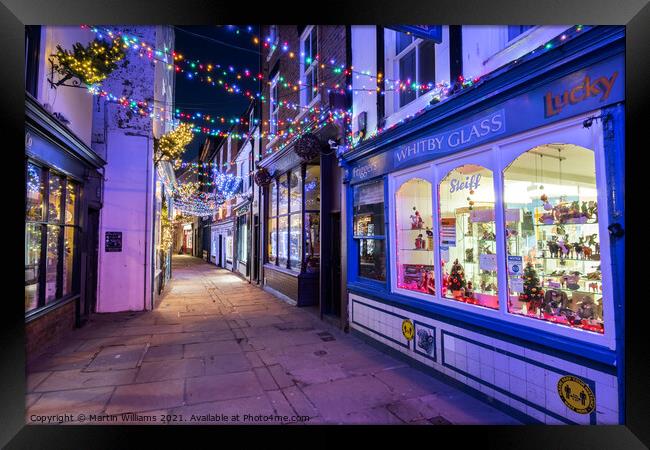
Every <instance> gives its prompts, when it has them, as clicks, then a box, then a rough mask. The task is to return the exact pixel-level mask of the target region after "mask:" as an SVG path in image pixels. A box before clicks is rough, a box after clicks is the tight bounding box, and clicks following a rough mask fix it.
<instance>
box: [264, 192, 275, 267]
mask: <svg viewBox="0 0 650 450" xmlns="http://www.w3.org/2000/svg"><path fill="white" fill-rule="evenodd" d="M268 198H269V204H268V217H269V219H268V221H267V227H266V232H267V238H266V245H267V249H266V254H267V259H268V262H270V263H273V264H275V262H276V261H277V258H278V229H277V222H278V186H277V182H276V180H273V181H271V184H269V196H268Z"/></svg>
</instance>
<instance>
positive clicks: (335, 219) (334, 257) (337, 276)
mask: <svg viewBox="0 0 650 450" xmlns="http://www.w3.org/2000/svg"><path fill="white" fill-rule="evenodd" d="M330 230H331V233H332V239H331V240H330V251H329V254H330V264H329V266H330V270H329V280H328V285H329V287H328V289H327V290H326V295H325V299H324V300H325V304H324V311H323V312H324V313H325V314H329V315H332V316H336V317H340V316H341V213H340V212H336V213H332V214H331V215H330Z"/></svg>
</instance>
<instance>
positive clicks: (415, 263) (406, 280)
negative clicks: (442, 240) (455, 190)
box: [395, 178, 435, 295]
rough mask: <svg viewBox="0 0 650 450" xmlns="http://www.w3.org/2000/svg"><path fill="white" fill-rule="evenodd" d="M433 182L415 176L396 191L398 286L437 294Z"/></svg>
mask: <svg viewBox="0 0 650 450" xmlns="http://www.w3.org/2000/svg"><path fill="white" fill-rule="evenodd" d="M431 196H432V187H431V183H429V182H428V181H425V180H423V179H421V178H411V179H409V180H408V181H406V182H404V183H402V185H401V186H400V187H399V188H398V189H397V191H396V193H395V236H396V240H395V246H396V257H397V263H396V267H397V286H398V287H399V288H401V289H407V290H410V291H416V292H423V293H426V294H431V295H433V294H435V276H434V262H433V218H432V212H431V203H432V198H431Z"/></svg>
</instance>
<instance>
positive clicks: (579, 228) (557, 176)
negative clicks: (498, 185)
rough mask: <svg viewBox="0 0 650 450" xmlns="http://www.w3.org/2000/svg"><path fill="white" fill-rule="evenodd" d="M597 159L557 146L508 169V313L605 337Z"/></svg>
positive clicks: (537, 149) (536, 150)
mask: <svg viewBox="0 0 650 450" xmlns="http://www.w3.org/2000/svg"><path fill="white" fill-rule="evenodd" d="M596 194H597V190H596V167H595V157H594V152H593V151H591V150H589V149H586V148H582V147H578V146H575V145H566V144H552V145H551V144H549V145H542V146H539V147H535V148H533V149H531V150H529V151H527V152H526V153H523V154H522V155H521V156H519V157H518V158H517V159H515V160H514V161H513V162H512V164H510V166H509V167H507V168H506V169H505V170H504V202H505V205H506V208H507V209H508V210H514V211H516V212H517V214H513V215H511V216H510V217H507V218H506V228H507V229H506V248H507V251H508V255H507V263H508V311H509V312H510V313H512V314H519V315H523V316H527V317H531V318H535V319H539V320H545V321H550V322H555V323H558V324H560V325H563V326H567V327H574V328H580V329H584V330H589V331H592V332H597V333H603V332H604V325H603V290H602V281H601V280H602V273H601V261H600V251H601V248H600V242H601V241H600V233H599V228H598V203H597V195H596Z"/></svg>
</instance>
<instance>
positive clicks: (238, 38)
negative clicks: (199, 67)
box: [174, 25, 259, 161]
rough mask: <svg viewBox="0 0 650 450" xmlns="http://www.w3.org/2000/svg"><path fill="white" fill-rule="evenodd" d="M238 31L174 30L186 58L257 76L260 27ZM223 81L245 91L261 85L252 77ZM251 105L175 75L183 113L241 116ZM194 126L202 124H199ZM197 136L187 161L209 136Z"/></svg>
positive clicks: (241, 97)
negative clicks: (244, 70)
mask: <svg viewBox="0 0 650 450" xmlns="http://www.w3.org/2000/svg"><path fill="white" fill-rule="evenodd" d="M239 28H240V29H241V30H242V31H240V33H239V34H236V33H235V32H234V31H233V28H232V27H231V28H230V29H229V28H228V27H227V26H177V27H174V32H175V34H176V42H175V50H176V52H178V53H180V54H182V55H183V57H184V59H188V60H197V59H198V60H200V61H201V62H202V63H203V62H205V63H211V64H212V65H213V66H215V65H217V64H221V66H225V67H226V68H227V67H228V66H230V65H231V66H233V67H234V68H235V69H236V70H237V69H241V70H243V69H248V70H250V71H251V73H252V75H256V74H257V73H258V72H259V54H258V53H257V51H258V48H256V46H255V45H254V44H253V42H252V38H253V35H257V31H258V27H257V26H255V25H254V26H253V34H251V33H249V32H246V31H245V30H246V26H239ZM191 33H193V34H191ZM202 36H203V37H202ZM212 39H214V40H212ZM215 40H216V41H221V42H222V43H219V42H216V41H215ZM236 47H240V48H236ZM245 49H248V50H249V51H246V50H245ZM181 67H184V65H181ZM226 70H227V69H226ZM199 73H200V72H199ZM222 78H223V79H224V81H226V80H227V81H229V82H234V83H236V84H237V85H238V86H239V87H240V88H242V89H243V90H246V89H249V90H250V91H251V92H258V91H259V86H258V82H257V80H256V79H255V78H254V77H252V76H251V78H244V77H242V79H241V80H237V79H236V78H235V77H234V76H228V77H222ZM249 104H250V100H249V99H248V98H247V97H245V96H244V95H242V94H236V93H233V94H230V93H228V92H226V90H225V89H224V88H223V87H222V86H219V85H218V84H217V85H216V86H211V85H209V84H208V83H206V82H202V81H200V80H199V79H197V78H194V79H188V78H187V73H177V74H176V99H175V107H176V108H178V109H180V110H181V111H182V112H186V113H188V112H197V111H200V112H201V113H207V114H212V115H219V116H223V115H225V116H227V117H233V116H236V117H238V116H240V115H241V114H243V113H244V111H245V110H246V108H247V107H248V105H249ZM195 123H196V124H197V125H198V124H199V122H195ZM210 126H211V127H212V128H221V129H222V130H223V131H227V130H228V128H229V127H230V125H229V124H221V126H218V125H217V124H216V123H214V124H210ZM194 136H195V137H194V140H193V141H192V143H191V144H190V145H189V146H188V150H187V151H186V153H185V155H184V157H183V159H184V160H185V161H189V160H192V159H194V158H195V157H196V156H197V155H198V152H199V149H200V147H201V146H202V145H203V142H204V141H205V138H206V137H207V135H206V134H205V133H196V134H195V135H194Z"/></svg>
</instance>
